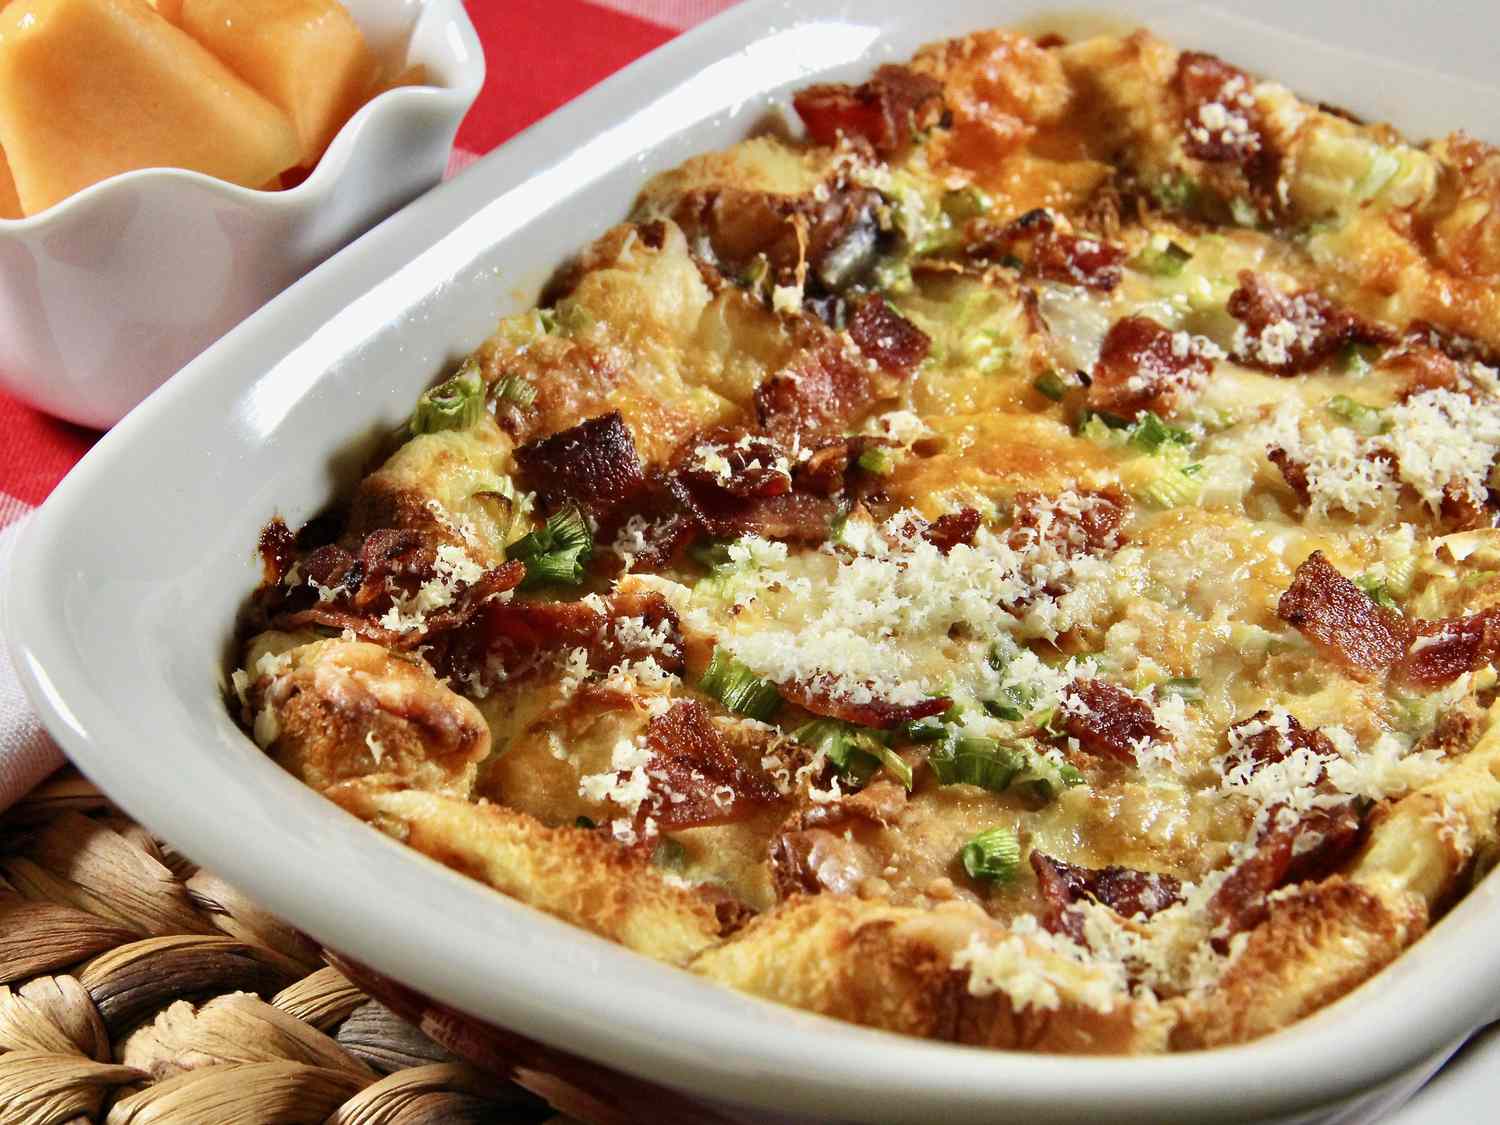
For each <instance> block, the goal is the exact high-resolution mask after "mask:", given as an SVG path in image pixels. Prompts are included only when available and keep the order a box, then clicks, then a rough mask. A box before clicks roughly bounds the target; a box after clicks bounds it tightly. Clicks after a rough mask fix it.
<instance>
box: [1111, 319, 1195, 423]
mask: <svg viewBox="0 0 1500 1125" xmlns="http://www.w3.org/2000/svg"><path fill="white" fill-rule="evenodd" d="M1213 367H1214V361H1213V359H1212V358H1211V356H1209V355H1205V354H1204V353H1203V351H1202V350H1201V348H1200V347H1198V346H1195V344H1194V341H1193V340H1192V338H1191V337H1190V336H1189V335H1188V334H1187V333H1185V332H1172V331H1171V330H1169V329H1167V328H1164V327H1162V326H1161V325H1160V324H1158V323H1157V322H1156V321H1154V320H1152V319H1150V318H1149V317H1144V316H1127V317H1124V318H1123V319H1121V320H1117V321H1116V322H1115V323H1114V325H1113V326H1111V328H1110V330H1109V334H1108V335H1106V336H1105V337H1104V344H1103V346H1102V347H1101V348H1100V349H1099V359H1098V362H1096V363H1095V364H1094V371H1093V382H1092V383H1091V384H1090V385H1089V390H1088V399H1087V401H1088V406H1089V409H1091V410H1097V411H1100V412H1102V413H1105V414H1112V415H1114V416H1115V417H1117V418H1126V419H1130V420H1132V421H1133V420H1134V419H1135V418H1136V417H1138V416H1139V415H1140V414H1141V413H1142V412H1143V411H1146V410H1150V411H1154V412H1155V413H1157V414H1161V415H1168V414H1171V413H1172V412H1173V411H1174V410H1175V409H1176V406H1177V402H1178V400H1179V399H1180V398H1181V397H1182V396H1183V395H1184V394H1186V393H1189V392H1191V391H1194V390H1197V389H1198V388H1200V387H1201V386H1202V384H1203V380H1204V379H1206V378H1207V377H1208V375H1209V373H1210V372H1212V371H1213Z"/></svg>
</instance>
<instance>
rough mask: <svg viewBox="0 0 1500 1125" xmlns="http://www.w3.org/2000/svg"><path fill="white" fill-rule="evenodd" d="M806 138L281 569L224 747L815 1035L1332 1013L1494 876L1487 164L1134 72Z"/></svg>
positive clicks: (1071, 1041)
mask: <svg viewBox="0 0 1500 1125" xmlns="http://www.w3.org/2000/svg"><path fill="white" fill-rule="evenodd" d="M792 105H793V107H794V108H795V113H788V114H786V115H785V117H784V120H783V121H782V122H781V124H780V125H779V126H778V127H776V128H771V129H768V130H767V131H765V132H764V133H762V134H761V135H758V136H756V137H754V138H752V139H749V140H746V141H744V142H743V143H740V144H738V145H735V146H734V147H732V148H730V149H728V150H726V151H723V152H717V153H710V154H707V155H703V156H698V157H694V158H692V159H690V160H688V161H687V162H686V163H684V164H683V165H682V166H680V167H678V168H676V169H674V170H672V171H669V172H666V173H664V174H662V175H660V176H658V177H656V178H655V179H654V180H652V181H651V182H650V183H649V184H647V185H646V187H645V189H644V191H643V193H642V194H641V196H640V198H639V201H638V203H637V204H636V207H635V210H634V213H633V214H632V215H631V217H630V219H629V221H627V222H625V223H623V224H621V225H619V226H617V227H615V228H614V229H612V230H610V231H609V232H607V233H606V234H604V235H603V236H602V237H601V238H599V239H598V240H597V241H596V242H595V243H594V244H593V245H592V246H590V247H588V248H587V249H586V250H584V251H583V252H582V254H581V255H580V256H579V257H578V258H577V259H576V260H574V261H572V262H570V263H568V264H566V265H565V266H564V267H563V268H562V269H561V270H560V271H559V272H558V273H557V274H556V275H555V277H554V278H553V280H552V282H551V283H550V284H549V286H548V289H547V290H546V292H545V293H544V294H543V298H542V301H541V302H540V303H539V305H538V307H536V308H534V309H531V310H530V311H527V312H524V313H521V314H518V315H512V316H508V317H506V318H505V319H504V320H502V321H501V322H500V324H499V327H498V329H497V331H496V332H495V333H494V335H493V336H492V337H491V338H490V339H489V340H488V341H486V342H485V343H484V344H483V345H482V346H481V347H480V348H479V349H478V350H477V351H476V352H474V354H473V355H472V356H470V357H469V358H468V359H467V360H465V361H464V362H463V363H462V365H461V366H460V367H459V368H458V369H457V370H456V372H454V373H453V374H451V376H450V377H448V378H447V379H445V380H444V381H443V382H441V383H440V384H438V385H437V386H435V387H433V388H432V389H430V390H428V391H427V392H426V393H425V394H423V395H422V397H421V399H420V400H419V402H418V403H417V405H416V408H415V410H414V411H413V413H412V414H411V417H410V420H409V421H408V422H407V423H406V425H405V427H404V429H403V430H402V431H401V433H400V434H399V435H398V436H397V437H396V438H395V439H393V441H392V442H390V443H389V445H388V446H387V448H386V449H385V450H383V451H382V456H383V460H380V461H378V462H377V463H375V464H374V467H373V468H372V469H371V471H369V472H368V473H367V474H366V475H365V476H364V477H363V479H362V480H361V481H360V482H359V484H358V486H357V488H355V489H354V491H353V492H352V494H351V495H349V496H348V497H346V499H345V501H344V502H343V503H341V504H340V505H339V506H337V507H336V508H335V509H333V510H331V511H329V512H328V513H327V514H325V515H323V516H320V517H318V518H316V519H314V520H312V521H311V522H309V523H308V524H307V525H306V526H304V527H302V528H300V529H299V530H296V531H295V532H294V531H293V530H291V529H289V528H287V527H286V526H285V525H284V524H283V523H281V522H280V521H274V522H272V523H271V524H270V525H269V526H268V527H267V528H266V530H265V533H264V535H263V536H262V539H261V543H260V551H261V554H262V556H263V559H264V566H265V580H264V583H263V585H262V586H261V588H260V589H259V590H258V591H256V593H255V594H254V596H253V598H252V599H251V601H250V603H249V605H248V606H247V607H246V609H245V612H244V616H243V620H242V623H241V633H240V638H241V641H240V644H241V647H240V650H239V652H238V653H237V656H238V664H239V667H238V669H237V670H236V671H235V672H234V673H233V676H232V682H231V685H230V692H229V695H230V703H231V706H232V707H233V708H234V709H235V711H236V713H237V715H238V716H239V717H240V718H241V720H242V722H243V724H244V725H245V727H246V729H247V730H248V731H249V732H250V733H251V734H252V735H253V737H254V739H255V741H256V742H257V743H258V744H259V745H260V746H261V747H262V748H263V749H264V750H265V751H266V752H267V753H268V754H269V755H270V756H271V757H272V758H273V759H274V760H275V761H276V762H277V763H278V764H279V765H280V766H282V767H283V768H284V769H286V770H288V771H290V772H291V773H292V774H293V775H295V776H296V777H297V778H299V779H300V780H301V781H302V782H304V783H305V784H307V785H309V786H311V787H312V788H314V789H315V790H317V791H319V792H321V793H322V794H324V795H325V796H326V797H328V798H329V799H330V800H332V801H335V802H337V803H338V804H339V805H340V806H342V807H343V808H344V809H346V810H348V811H349V812H350V813H352V814H354V815H355V816H357V817H360V818H362V819H363V820H365V821H367V822H368V823H370V824H371V825H373V826H375V827H376V828H378V829H380V830H382V831H384V832H386V833H388V834H390V835H391V836H393V837H395V838H396V839H397V840H400V841H402V842H404V843H405V844H407V845H408V846H410V847H412V848H415V849H416V850H418V851H420V852H422V853H424V854H426V855H428V856H430V857H432V858H433V859H435V860H437V861H439V862H441V863H443V864H446V865H448V866H449V867H452V868H454V869H456V870H458V871H460V872H462V873H464V874H466V875H468V876H471V877H473V878H474V879H477V880H480V881H482V882H484V883H486V884H488V885H489V886H491V887H493V888H495V889H497V890H499V891H502V892H504V893H505V894H508V895H510V896H512V897H513V898H515V899H516V900H518V901H520V902H522V903H526V904H528V905H530V906H533V907H535V908H537V909H540V910H543V911H546V912H548V913H550V914H552V915H555V916H556V917H558V918H562V919H565V920H566V921H568V922H571V923H573V924H575V925H578V926H581V927H583V928H585V929H587V930H590V931H592V932H593V933H595V934H598V935H600V936H602V937H604V938H607V939H610V940H613V941H616V942H619V943H621V944H623V945H625V946H627V947H628V948H630V949H633V950H637V951H639V952H641V953H644V954H647V955H650V956H652V957H656V958H659V959H661V960H663V961H666V962H668V963H670V964H673V965H676V966H680V967H681V968H683V969H685V970H686V971H688V972H691V973H695V974H698V975H699V976H701V977H704V978H707V979H709V980H712V981H718V982H721V983H723V984H726V985H730V986H733V987H735V988H738V989H741V990H743V991H745V992H748V993H751V994H754V995H757V996H761V997H765V998H767V999H771V1000H776V1001H779V1002H781V1003H784V1004H789V1005H794V1006H797V1007H800V1008H804V1009H807V1010H810V1011H813V1012H817V1013H821V1014H824V1015H828V1016H833V1017H836V1018H839V1019H844V1020H849V1021H853V1022H856V1023H860V1024H864V1025H867V1026H871V1027H876V1028H882V1029H886V1030H890V1031H896V1032H902V1033H905V1034H909V1035H917V1036H924V1037H928V1038H932V1039H940V1040H948V1041H954V1042H960V1043H969V1044H981V1045H987V1046H992V1047H1000V1048H1011V1049H1028V1050H1037V1051H1049V1052H1073V1053H1142V1054H1143V1053H1158V1052H1165V1051H1180V1050H1189V1049H1195V1048H1204V1047H1211V1046H1216V1045H1222V1044H1229V1043H1237V1042H1243V1041H1246V1040H1249V1039H1253V1038H1255V1037H1257V1036H1260V1035H1264V1034H1266V1033H1268V1032H1271V1031H1274V1030H1276V1029H1278V1028H1282V1027H1285V1026H1287V1025H1288V1024H1290V1023H1292V1022H1293V1021H1295V1020H1297V1019H1299V1018H1301V1017H1302V1016H1304V1015H1307V1014H1308V1013H1310V1012H1312V1011H1314V1010H1316V1009H1318V1008H1320V1007H1321V1006H1323V1005H1325V1004H1328V1003H1330V1002H1331V1001H1333V1000H1335V999H1337V998H1339V997H1340V996H1342V995H1344V994H1346V993H1347V992H1349V991H1350V990H1351V989H1353V988H1354V987H1355V986H1357V985H1359V984H1360V983H1361V982H1362V981H1364V980H1366V979H1367V978H1368V977H1370V976H1371V975H1372V974H1374V973H1375V972H1377V971H1378V970H1380V969H1381V968H1382V967H1383V966H1385V965H1387V964H1389V963H1390V962H1391V961H1392V960H1393V959H1394V958H1396V957H1397V956H1398V955H1399V954H1400V953H1401V952H1402V950H1404V949H1405V948H1407V947H1408V946H1409V945H1411V944H1412V943H1413V942H1414V941H1416V940H1417V939H1418V938H1419V937H1421V935H1422V934H1423V932H1424V931H1425V929H1426V928H1427V927H1428V926H1429V925H1430V924H1431V923H1432V922H1433V921H1434V920H1435V919H1436V918H1437V917H1439V916H1440V915H1441V914H1442V912H1443V911H1444V910H1446V909H1447V908H1448V907H1449V906H1450V905H1451V904H1452V903H1453V902H1454V901H1455V900H1456V899H1457V898H1458V897H1460V896H1461V895H1462V894H1463V893H1464V892H1465V891H1466V890H1467V889H1468V888H1469V887H1470V886H1471V885H1472V883H1473V882H1474V881H1475V880H1476V879H1477V878H1479V877H1480V876H1481V875H1482V874H1483V873H1484V872H1485V871H1487V870H1488V868H1489V866H1490V865H1491V862H1492V859H1491V856H1492V853H1493V851H1494V848H1495V840H1496V819H1497V812H1500V780H1497V773H1500V733H1496V732H1495V731H1494V730H1493V729H1492V728H1493V724H1492V723H1491V722H1490V706H1491V702H1492V700H1493V698H1494V696H1495V694H1496V689H1495V686H1494V685H1495V679H1496V676H1495V672H1494V670H1493V669H1492V667H1491V663H1492V661H1493V660H1494V659H1495V658H1496V656H1497V654H1500V531H1497V530H1495V529H1494V528H1493V525H1494V524H1495V522H1496V519H1495V517H1496V512H1497V503H1500V493H1492V492H1491V488H1490V486H1491V483H1492V479H1491V474H1492V469H1493V467H1494V462H1495V460H1496V456H1497V454H1500V374H1497V370H1496V363H1497V356H1500V289H1497V288H1496V283H1497V279H1500V150H1496V149H1493V148H1491V147H1489V146H1488V145H1486V144H1484V143H1481V142H1480V141H1478V140H1475V139H1474V138H1472V137H1469V136H1466V135H1464V134H1462V133H1455V134H1453V135H1451V136H1449V137H1447V138H1444V139H1442V140H1438V141H1433V142H1431V143H1428V144H1425V145H1422V146H1413V145H1411V144H1408V143H1407V142H1405V141H1403V140H1402V139H1401V137H1399V136H1398V135H1397V134H1396V133H1395V132H1394V131H1393V130H1391V129H1390V128H1388V127H1385V126H1381V125H1369V124H1365V123H1362V122H1361V121H1359V120H1358V119H1357V118H1355V117H1354V116H1352V115H1351V114H1349V113H1347V112H1345V111H1343V110H1341V109H1337V108H1334V107H1331V106H1326V105H1315V104H1311V103H1309V102H1307V101H1304V100H1301V99H1299V98H1298V97H1297V96H1295V95H1294V94H1293V93H1291V92H1290V91H1289V90H1287V89H1285V88H1284V87H1282V86H1279V85H1277V84H1275V83H1274V82H1270V81H1263V80H1260V79H1257V78H1255V77H1253V76H1252V75H1250V74H1247V73H1246V72H1245V71H1243V70H1241V69H1238V68H1237V67H1235V66H1233V65H1231V64H1230V63H1227V62H1225V61H1222V60H1220V59H1218V58H1216V57H1213V56H1211V55H1205V54H1199V53H1194V52H1189V51H1179V50H1177V49H1175V48H1173V47H1172V46H1170V45H1168V44H1167V43H1165V42H1163V41H1161V40H1160V39H1157V38H1155V37H1153V36H1152V35H1150V34H1148V33H1146V32H1137V33H1135V34H1131V35H1128V36H1123V37H1120V36H1106V37H1099V38H1089V39H1085V40H1080V41H1074V42H1067V41H1064V40H1062V39H1061V38H1060V37H1057V36H1041V37H1037V38H1028V37H1026V36H1023V35H1021V34H1017V33H1013V32H1010V31H985V32H980V33H977V34H974V35H970V36H967V37H964V38H961V39H957V40H953V41H950V42H944V43H939V44H936V45H933V46H930V47H928V48H925V49H924V50H922V51H921V52H920V53H918V54H917V56H916V57H915V58H914V59H913V60H912V61H911V62H910V63H907V64H905V65H890V64H888V65H883V66H880V67H879V68H878V69H877V70H875V71H874V73H873V74H872V75H870V76H869V78H868V80H867V81H865V82H863V83H861V84H858V85H829V84H824V85H816V86H812V87H810V88H807V89H804V90H802V91H800V92H799V93H797V94H796V95H795V97H794V98H793V100H792ZM370 377H371V379H372V380H374V379H378V378H379V373H378V372H371V373H370ZM393 924H398V923H397V922H396V920H395V919H394V918H393ZM503 955H504V954H503V951H501V952H497V956H503Z"/></svg>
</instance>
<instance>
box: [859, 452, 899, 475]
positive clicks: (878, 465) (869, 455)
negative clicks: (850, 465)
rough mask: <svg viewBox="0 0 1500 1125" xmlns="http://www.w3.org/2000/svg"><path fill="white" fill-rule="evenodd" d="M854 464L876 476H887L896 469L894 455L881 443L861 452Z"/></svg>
mask: <svg viewBox="0 0 1500 1125" xmlns="http://www.w3.org/2000/svg"><path fill="white" fill-rule="evenodd" d="M855 464H857V465H858V466H859V467H860V468H861V469H863V470H864V471H865V472H867V473H874V474H875V475H876V476H877V477H888V476H890V475H891V474H892V473H893V472H895V471H896V455H895V454H894V453H893V452H891V450H889V449H887V448H886V447H885V446H883V445H875V446H871V447H870V448H869V449H866V450H865V451H864V452H863V453H861V454H860V455H859V459H858V460H857V461H856V462H855Z"/></svg>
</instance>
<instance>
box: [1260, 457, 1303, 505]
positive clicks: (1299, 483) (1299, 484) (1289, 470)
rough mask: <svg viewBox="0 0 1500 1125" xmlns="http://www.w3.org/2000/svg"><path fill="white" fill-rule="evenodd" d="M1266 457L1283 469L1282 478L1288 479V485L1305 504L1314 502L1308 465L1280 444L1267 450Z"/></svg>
mask: <svg viewBox="0 0 1500 1125" xmlns="http://www.w3.org/2000/svg"><path fill="white" fill-rule="evenodd" d="M1266 457H1268V458H1269V459H1270V461H1271V464H1273V465H1275V466H1276V467H1277V468H1278V469H1280V470H1281V479H1282V480H1284V481H1286V483H1287V486H1288V487H1289V488H1290V489H1291V490H1292V491H1293V492H1295V493H1296V494H1297V499H1298V500H1300V501H1301V502H1302V503H1303V504H1311V503H1312V486H1311V485H1310V484H1309V483H1308V480H1307V466H1306V465H1305V464H1303V463H1302V462H1301V461H1298V460H1297V459H1296V458H1294V457H1293V456H1292V455H1291V454H1290V453H1288V452H1287V451H1286V450H1285V449H1282V448H1281V446H1279V445H1273V446H1271V447H1270V448H1269V449H1267V450H1266Z"/></svg>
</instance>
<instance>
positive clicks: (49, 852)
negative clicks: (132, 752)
mask: <svg viewBox="0 0 1500 1125" xmlns="http://www.w3.org/2000/svg"><path fill="white" fill-rule="evenodd" d="M95 1121H97V1122H105V1123H107V1125H218V1123H220V1122H225V1123H234V1125H251V1123H255V1125H260V1123H264V1122H276V1123H278V1125H303V1123H306V1125H322V1123H325V1122H326V1123H328V1125H438V1123H440V1122H441V1123H443V1125H454V1123H456V1125H464V1123H468V1122H494V1123H502V1125H508V1123H512V1122H514V1123H517V1125H520V1123H531V1122H548V1123H549V1125H568V1119H566V1118H562V1117H558V1116H555V1114H554V1111H553V1110H552V1109H551V1108H550V1107H548V1106H547V1105H546V1104H545V1103H544V1102H543V1101H542V1100H540V1099H539V1098H536V1097H534V1096H533V1095H531V1094H529V1093H527V1092H526V1091H524V1090H522V1089H521V1088H519V1087H518V1086H515V1085H513V1084H511V1083H508V1082H505V1081H502V1080H500V1079H497V1078H494V1077H491V1076H489V1075H486V1074H483V1073H481V1072H480V1071H478V1070H476V1069H474V1068H473V1067H471V1066H469V1065H467V1064H466V1063H463V1062H461V1061H459V1060H458V1059H457V1058H455V1057H454V1056H453V1055H451V1054H449V1053H448V1052H447V1051H446V1050H444V1048H442V1047H440V1046H439V1045H438V1044H436V1043H434V1042H433V1041H432V1040H430V1039H428V1038H427V1037H426V1036H425V1035H423V1034H422V1033H421V1032H420V1031H418V1030H417V1029H416V1028H414V1027H412V1026H410V1025H409V1024H407V1023H405V1022H403V1021H402V1020H401V1019H399V1018H398V1017H397V1016H396V1015H395V1014H394V1013H392V1012H391V1011H390V1010H389V1009H388V1008H386V1007H385V1006H384V1005H382V1004H381V1003H379V1002H378V1001H376V1000H372V999H370V997H368V996H367V995H365V993H363V992H362V991H360V989H359V988H358V987H356V986H355V985H354V984H352V983H351V982H350V981H349V980H348V979H347V978H345V977H344V976H343V975H342V974H341V973H340V972H339V971H338V970H337V969H335V968H333V967H332V966H330V965H328V964H327V963H325V961H324V959H323V957H322V955H321V951H320V950H319V948H318V946H317V945H316V944H315V943H313V942H311V941H310V940H308V939H307V938H306V937H305V936H303V935H302V934H300V933H298V932H297V931H296V930H294V929H292V928H291V927H290V926H287V925H286V924H285V923H283V922H281V921H279V920H278V919H276V918H274V917H272V916H271V915H270V914H268V913H267V912H266V911H264V910H262V909H260V908H259V907H257V906H256V905H255V903H253V902H251V901H250V900H249V899H247V898H245V897H244V896H243V895H241V894H240V893H239V892H237V891H236V890H235V889H234V888H233V887H231V886H229V885H228V884H226V883H224V882H223V881H222V880H220V879H218V878H216V877H215V876H214V875H213V874H212V873H210V872H208V871H204V870H201V869H199V868H197V867H195V866H194V865H193V864H192V863H190V862H188V861H187V860H186V859H184V858H183V857H182V856H180V855H177V854H176V853H174V852H173V851H172V850H171V848H170V847H168V846H167V845H166V844H164V843H163V842H162V841H160V840H157V839H155V838H153V837H152V836H151V834H150V833H148V832H147V831H146V830H145V829H143V828H142V827H141V826H140V825H138V824H135V823H133V822H132V821H130V820H129V819H128V818H127V817H125V816H124V815H122V814H121V813H120V811H119V810H118V809H116V808H115V807H114V806H113V805H111V804H110V802H109V801H108V799H107V798H105V797H104V796H103V795H102V794H101V793H100V792H99V791H98V790H97V789H96V788H94V786H93V785H92V784H90V783H89V782H88V781H87V780H85V779H84V778H83V777H81V776H80V775H79V774H77V773H76V772H73V771H71V770H67V771H64V772H62V773H60V774H57V775H55V776H54V777H53V778H51V779H49V780H48V781H47V782H45V783H43V784H42V785H41V786H40V787H39V788H38V789H36V790H35V791H33V792H32V793H31V794H30V795H29V796H28V797H27V798H25V799H24V800H23V801H22V802H21V803H20V804H19V805H17V806H15V807H14V808H12V809H11V810H10V811H9V812H7V813H5V814H3V815H0V1125H64V1123H67V1125H78V1123H83V1122H95Z"/></svg>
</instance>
